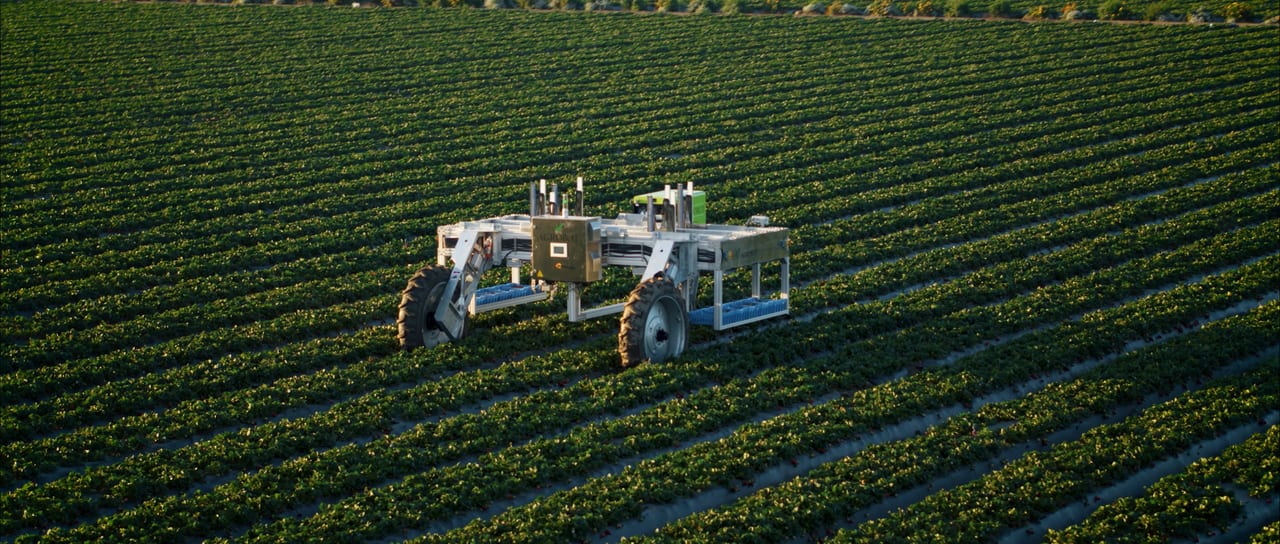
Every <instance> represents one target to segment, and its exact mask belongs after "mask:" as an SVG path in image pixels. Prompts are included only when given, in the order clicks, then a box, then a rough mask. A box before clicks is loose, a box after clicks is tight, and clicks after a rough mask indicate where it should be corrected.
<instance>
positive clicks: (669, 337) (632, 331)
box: [618, 276, 689, 367]
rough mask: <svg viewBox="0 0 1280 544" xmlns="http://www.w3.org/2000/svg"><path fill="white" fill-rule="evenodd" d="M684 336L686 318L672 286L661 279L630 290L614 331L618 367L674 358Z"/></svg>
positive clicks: (655, 278) (686, 324) (687, 324)
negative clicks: (619, 357) (620, 361)
mask: <svg viewBox="0 0 1280 544" xmlns="http://www.w3.org/2000/svg"><path fill="white" fill-rule="evenodd" d="M688 335H689V314H688V312H687V311H686V310H685V307H684V300H683V297H681V296H680V292H679V291H678V290H676V286H675V284H674V283H672V282H671V281H670V280H667V279H666V278H664V277H661V276H655V277H653V278H650V279H649V280H648V281H645V282H642V283H641V284H640V285H637V286H636V288H635V289H632V290H631V296H629V297H627V302H626V306H624V307H623V310H622V326H621V329H620V330H619V331H618V353H620V354H621V355H622V366H623V367H631V366H635V365H638V364H640V363H642V362H644V361H652V362H662V361H666V360H669V359H673V358H675V357H678V356H679V355H680V353H681V352H683V351H684V346H685V342H686V340H687V338H688Z"/></svg>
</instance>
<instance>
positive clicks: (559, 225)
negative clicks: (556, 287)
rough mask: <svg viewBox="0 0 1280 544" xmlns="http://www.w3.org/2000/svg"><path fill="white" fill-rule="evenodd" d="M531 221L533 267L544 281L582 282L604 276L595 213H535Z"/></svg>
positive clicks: (597, 222)
mask: <svg viewBox="0 0 1280 544" xmlns="http://www.w3.org/2000/svg"><path fill="white" fill-rule="evenodd" d="M532 222H533V269H534V270H535V271H536V274H538V275H539V277H541V278H542V279H544V280H547V281H571V282H578V283H586V282H593V281H599V280H600V278H602V277H604V270H603V268H602V266H601V264H602V263H601V234H600V218H599V217H577V216H570V217H559V216H538V217H534V218H532Z"/></svg>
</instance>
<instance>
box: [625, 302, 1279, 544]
mask: <svg viewBox="0 0 1280 544" xmlns="http://www.w3.org/2000/svg"><path fill="white" fill-rule="evenodd" d="M1278 310H1280V306H1277V305H1276V304H1274V303H1272V304H1269V305H1266V306H1263V307H1262V308H1259V309H1257V310H1255V311H1253V312H1250V313H1248V314H1245V315H1239V316H1235V317H1230V318H1227V319H1224V320H1222V321H1217V322H1212V323H1208V324H1205V325H1203V327H1201V328H1196V329H1194V330H1193V331H1191V332H1188V333H1187V334H1185V335H1181V336H1177V337H1175V338H1172V339H1169V340H1166V341H1164V342H1160V343H1157V344H1154V345H1151V346H1148V347H1145V348H1142V349H1139V350H1136V351H1130V352H1126V353H1124V354H1123V355H1121V356H1119V357H1118V358H1116V359H1115V360H1114V361H1111V362H1108V363H1106V364H1105V365H1102V366H1100V367H1097V368H1094V369H1092V370H1090V371H1087V372H1085V373H1083V374H1081V375H1080V376H1078V377H1076V378H1075V379H1072V380H1070V381H1065V382H1055V383H1050V384H1048V385H1045V386H1044V387H1042V388H1040V389H1038V390H1036V391H1032V392H1030V393H1028V394H1027V395H1026V396H1024V397H1021V398H1018V399H1015V400H1009V401H1004V402H998V403H993V404H988V405H984V406H981V407H978V408H976V409H974V410H972V412H971V413H970V412H966V413H963V414H960V415H957V416H954V417H952V418H950V419H948V420H947V421H946V422H944V423H941V424H939V425H936V426H934V427H932V428H931V429H929V430H928V431H926V432H925V433H924V434H922V435H920V436H916V437H912V438H909V439H905V440H900V441H894V442H888V443H880V444H873V445H869V446H867V447H866V448H865V449H862V450H861V451H858V452H856V454H854V455H850V456H849V457H845V458H843V459H840V460H837V461H834V462H831V463H827V464H824V465H822V466H820V467H818V468H816V469H814V470H812V471H810V472H808V473H806V474H804V475H802V476H800V477H797V478H795V479H792V480H790V481H787V482H785V483H783V484H780V485H778V486H776V487H771V488H766V489H762V490H760V491H759V492H755V493H752V494H750V495H747V496H745V497H742V498H741V499H738V500H737V501H735V502H733V503H731V504H729V505H726V506H725V507H723V508H718V509H713V510H708V511H705V512H702V513H700V514H697V515H694V516H690V517H688V518H685V519H682V520H680V521H679V522H676V523H672V524H670V525H667V526H665V527H663V528H661V529H660V530H659V531H657V533H656V534H655V535H654V537H653V538H648V539H644V540H645V541H652V542H678V541H683V540H688V539H692V538H695V537H696V538H705V539H709V540H717V541H727V540H731V539H740V538H743V537H746V538H751V539H756V540H760V541H771V542H778V541H782V540H785V539H788V538H794V537H796V536H800V534H803V533H814V532H821V530H822V529H824V528H826V527H829V526H832V525H835V524H836V523H838V522H840V521H841V520H849V521H851V518H852V517H854V516H855V514H856V513H857V512H858V511H860V510H862V509H865V508H867V507H869V506H872V505H875V504H877V503H879V502H881V501H883V500H884V499H885V498H886V497H891V496H894V495H897V494H899V493H903V492H906V491H908V490H910V489H912V488H915V487H918V486H924V485H928V484H929V483H931V482H933V481H936V480H938V479H940V478H942V477H944V476H945V475H946V474H947V473H950V472H953V471H957V470H963V469H964V467H966V466H967V465H969V464H971V463H978V462H983V461H986V460H988V459H991V458H993V457H996V456H997V455H998V454H1000V453H1001V452H1003V451H1005V450H1007V449H1009V448H1012V447H1015V446H1018V445H1022V444H1024V443H1028V442H1041V441H1043V440H1045V439H1047V438H1048V437H1050V436H1051V435H1053V434H1054V433H1057V432H1059V431H1061V430H1063V429H1067V428H1069V427H1071V426H1072V425H1074V424H1077V423H1080V422H1082V421H1084V420H1085V419H1088V418H1090V417H1095V416H1098V415H1102V414H1107V413H1114V412H1115V411H1116V410H1117V408H1118V407H1120V406H1122V405H1127V404H1132V403H1136V402H1139V401H1142V400H1143V399H1144V398H1145V397H1147V396H1148V395H1153V394H1158V395H1161V396H1168V395H1169V394H1170V393H1171V388H1172V387H1173V386H1174V385H1175V384H1185V383H1189V382H1193V381H1195V380H1199V379H1201V378H1202V376H1205V375H1207V374H1211V373H1212V372H1213V371H1214V369H1216V368H1221V367H1224V366H1226V365H1229V364H1231V363H1234V362H1236V361H1238V360H1240V359H1242V358H1247V357H1249V356H1250V355H1252V354H1255V353H1260V352H1262V351H1264V350H1265V349H1267V348H1268V347H1269V346H1268V343H1267V338H1268V337H1271V336H1274V335H1275V334H1276V333H1277V330H1276V323H1277V321H1276V317H1277V316H1278V315H1280V314H1278V313H1277V312H1278ZM1058 334H1059V335H1058V336H1057V340H1056V342H1055V343H1057V344H1059V345H1060V344H1061V343H1062V342H1064V341H1072V340H1076V341H1078V340H1080V339H1082V338H1084V337H1085V336H1086V335H1088V336H1089V338H1090V340H1089V341H1096V340H1095V339H1096V338H1097V335H1102V334H1106V333H1105V332H1103V331H1101V330H1098V329H1097V328H1093V329H1091V328H1090V327H1089V326H1087V325H1085V324H1083V323H1073V324H1069V325H1067V326H1066V327H1064V329H1063V330H1062V331H1060V332H1059V333H1058ZM1043 345H1054V344H1053V343H1046V344H1043ZM1224 345H1228V346H1232V347H1233V348H1234V349H1232V350H1222V349H1220V346H1224ZM1271 366H1274V365H1271ZM1268 368H1270V367H1268ZM1230 379H1236V378H1235V377H1233V378H1230ZM1213 386H1214V385H1213V384H1210V387H1213ZM1086 540H1088V539H1086ZM1099 540H1100V539H1093V540H1092V541H1099Z"/></svg>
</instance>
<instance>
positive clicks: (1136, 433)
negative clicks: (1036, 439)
mask: <svg viewBox="0 0 1280 544" xmlns="http://www.w3.org/2000/svg"><path fill="white" fill-rule="evenodd" d="M1277 368H1278V367H1277V366H1276V365H1275V364H1271V365H1267V366H1266V367H1265V368H1264V369H1262V370H1261V371H1258V372H1251V373H1248V374H1245V375H1243V376H1239V377H1236V378H1235V379H1233V380H1231V382H1232V383H1228V384H1224V385H1222V386H1219V387H1212V388H1208V389H1206V390H1203V391H1196V392H1193V393H1189V394H1186V395H1182V396H1179V397H1178V398H1175V399H1174V400H1172V401H1170V402H1167V403H1164V404H1161V405H1159V406H1156V407H1153V408H1151V409H1148V410H1146V411H1144V412H1143V414H1142V415H1141V416H1139V417H1133V418H1129V419H1126V420H1125V421H1123V422H1121V423H1118V424H1114V425H1103V426H1098V427H1095V428H1093V429H1090V430H1089V431H1086V432H1085V434H1084V436H1083V437H1081V438H1080V440H1077V441H1074V442H1070V443H1064V444H1060V445H1058V446H1055V447H1054V448H1053V449H1052V450H1050V451H1048V452H1043V453H1042V452H1030V453H1028V454H1026V455H1024V456H1023V457H1022V458H1020V459H1017V460H1015V461H1012V462H1010V463H1008V464H1006V465H1004V466H1003V467H1001V468H1000V469H999V470H997V471H994V472H991V473H988V474H986V475H984V476H983V477H982V478H979V479H978V480H976V481H974V482H971V483H968V484H965V485H962V486H960V487H957V488H955V489H950V490H944V491H939V492H937V493H934V494H932V495H930V496H929V497H928V498H926V499H924V500H922V501H920V502H918V503H916V504H914V505H912V506H910V507H908V508H905V509H903V510H900V511H898V512H894V513H893V514H891V515H889V516H888V517H886V518H882V519H880V520H875V521H872V522H868V523H865V524H863V525H861V526H859V527H857V528H856V529H854V530H852V531H848V532H843V531H842V532H840V533H838V534H837V535H836V537H835V538H833V539H832V541H833V542H885V541H888V540H897V539H907V540H910V539H914V538H919V537H921V536H923V535H928V534H939V533H940V532H941V533H944V534H949V535H955V537H956V538H958V539H960V540H965V541H979V540H988V539H991V538H993V537H994V536H998V535H999V534H1001V533H1002V532H1003V531H1006V530H1008V529H1009V528H1014V527H1019V526H1021V525H1023V524H1026V523H1029V522H1032V521H1034V520H1036V519H1039V517H1041V516H1043V515H1046V514H1049V513H1051V512H1053V511H1055V510H1056V509H1058V508H1061V507H1063V506H1065V505H1067V504H1069V503H1071V502H1074V501H1076V500H1080V499H1081V498H1083V497H1085V496H1086V493H1088V492H1090V490H1092V489H1095V488H1098V487H1105V486H1108V485H1110V484H1111V483H1112V482H1114V481H1116V480H1118V479H1122V478H1124V477H1125V476H1127V475H1130V474H1132V473H1134V472H1136V471H1138V470H1141V469H1143V468H1145V467H1147V466H1149V465H1151V464H1153V463H1155V462H1156V461H1158V460H1160V459H1162V458H1165V457H1167V456H1170V455H1173V454H1175V453H1177V452H1180V451H1182V450H1184V449H1186V448H1188V447H1190V446H1191V445H1193V444H1195V443H1197V442H1199V441H1203V440H1207V439H1210V438H1213V437H1214V436H1215V435H1217V434H1219V433H1223V432H1225V431H1227V430H1230V429H1232V428H1235V427H1238V426H1241V425H1247V424H1253V425H1257V422H1259V421H1260V420H1261V419H1262V417H1263V416H1266V415H1267V414H1269V413H1272V412H1275V411H1277V410H1280V395H1278V393H1280V382H1277V381H1276V380H1274V379H1271V376H1274V373H1275V372H1276V370H1277ZM1264 425H1265V422H1264Z"/></svg>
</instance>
